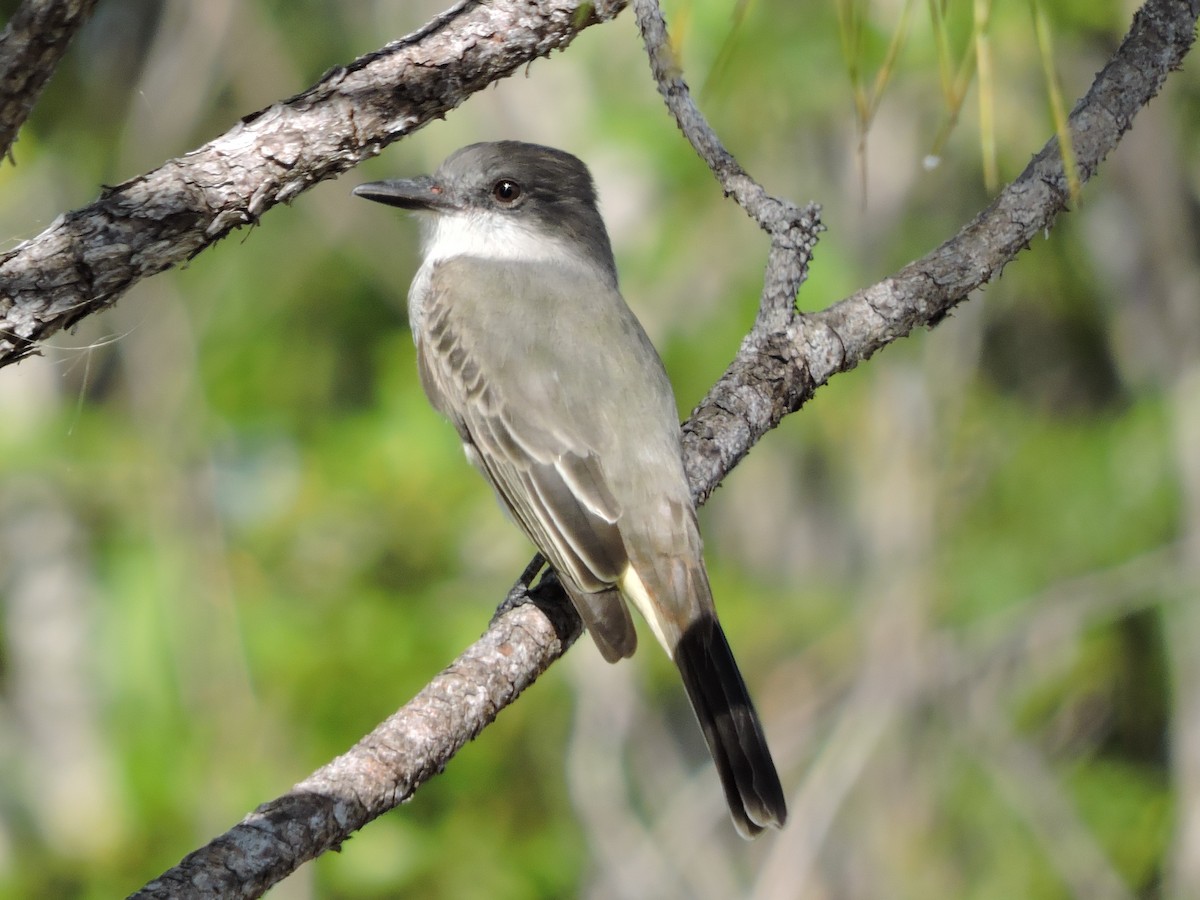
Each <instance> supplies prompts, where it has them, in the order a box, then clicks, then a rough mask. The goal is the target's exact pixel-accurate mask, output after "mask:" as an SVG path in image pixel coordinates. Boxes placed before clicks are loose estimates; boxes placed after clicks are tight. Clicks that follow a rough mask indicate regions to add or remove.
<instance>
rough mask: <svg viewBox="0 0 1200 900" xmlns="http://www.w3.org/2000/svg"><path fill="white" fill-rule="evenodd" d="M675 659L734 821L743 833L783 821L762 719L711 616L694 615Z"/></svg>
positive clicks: (751, 833)
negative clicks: (760, 720)
mask: <svg viewBox="0 0 1200 900" xmlns="http://www.w3.org/2000/svg"><path fill="white" fill-rule="evenodd" d="M674 659H675V665H676V666H678V667H679V674H680V675H681V676H682V678H683V684H684V687H685V688H686V689H687V694H688V699H689V700H691V703H692V709H693V710H694V711H695V713H696V718H697V719H698V720H699V721H700V727H701V729H703V731H704V739H705V741H707V742H708V750H709V752H710V753H711V754H712V758H713V762H714V763H716V767H717V772H718V773H719V774H720V776H721V785H722V787H724V789H725V799H726V801H727V802H728V803H729V812H730V814H731V815H732V816H733V824H734V825H735V826H736V827H737V830H738V832H739V833H740V834H741V835H742V837H745V838H752V837H754V836H755V835H757V834H758V833H759V832H760V831H762V830H763V829H764V828H766V827H767V826H773V827H775V828H781V827H783V823H784V820H785V819H786V818H787V804H786V801H785V800H784V797H783V788H782V786H781V785H780V783H779V775H778V774H777V773H776V771H775V763H774V761H772V759H771V751H770V750H769V749H768V748H767V739H766V737H765V736H764V735H763V729H762V723H761V722H759V719H758V713H757V712H755V711H754V704H753V703H752V702H751V700H750V694H749V693H748V692H747V690H746V683H745V682H744V681H743V680H742V674H741V672H739V671H738V667H737V663H736V662H735V661H734V658H733V653H732V651H731V650H730V649H729V642H728V641H726V639H725V632H724V631H722V630H721V625H720V623H719V622H718V621H717V620H716V617H715V616H712V615H704V616H701V617H700V618H698V619H696V620H695V621H694V622H693V623H692V624H691V625H690V626H689V627H688V628H687V629H686V630H685V631H684V632H683V635H682V636H681V637H680V638H679V642H678V643H677V644H676V645H675V652H674Z"/></svg>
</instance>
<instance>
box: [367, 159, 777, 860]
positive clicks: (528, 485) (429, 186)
mask: <svg viewBox="0 0 1200 900" xmlns="http://www.w3.org/2000/svg"><path fill="white" fill-rule="evenodd" d="M354 194H355V195H357V196H359V197H362V198H365V199H367V200H373V201H376V202H379V203H383V204H387V205H389V206H393V207H398V208H400V209H404V210H409V211H413V212H415V213H417V214H418V218H419V220H420V225H421V234H422V261H421V264H420V267H419V268H418V269H417V272H416V274H415V275H414V277H413V280H412V284H411V287H410V289H409V292H408V316H409V322H410V324H411V327H412V333H413V339H414V342H415V344H416V351H417V368H418V373H419V377H420V381H421V385H422V387H423V388H424V390H425V393H426V394H427V395H428V398H429V400H430V402H431V404H432V405H433V407H434V408H435V409H437V410H438V411H439V412H440V413H441V414H442V415H444V416H445V417H446V418H447V419H449V420H450V422H452V423H453V425H454V427H455V428H456V429H457V431H458V435H459V437H460V438H461V440H462V445H463V448H464V450H465V451H466V455H467V457H468V459H469V460H470V461H471V463H472V464H474V466H475V467H476V468H477V469H478V470H479V471H480V472H481V473H482V474H483V476H484V477H485V478H486V479H487V481H488V482H490V484H491V486H492V488H493V489H494V490H495V493H496V495H497V497H498V499H499V501H500V504H501V505H502V506H503V507H504V508H505V509H506V510H507V511H508V513H509V514H510V515H511V518H512V519H513V520H514V521H515V522H516V524H517V525H519V526H520V528H521V530H522V531H523V532H524V533H525V535H526V536H527V537H528V538H529V540H530V541H532V543H533V544H534V545H535V546H536V547H537V549H538V550H539V552H540V553H541V554H542V555H543V557H544V558H545V559H546V560H547V561H548V562H549V564H550V566H551V567H552V568H553V569H554V571H555V573H556V575H557V576H558V580H559V581H560V583H561V584H562V586H563V588H564V589H565V591H566V594H567V596H568V597H569V598H570V601H571V603H572V605H573V606H574V608H575V609H576V611H577V612H578V614H579V617H580V619H581V620H582V621H583V624H584V626H585V627H586V629H587V631H588V633H589V634H590V635H591V637H592V640H593V641H594V642H595V644H596V647H597V648H598V649H599V651H600V653H601V655H602V656H603V657H604V658H605V659H606V660H608V661H609V662H616V661H617V660H620V659H622V658H625V657H629V656H631V655H632V654H633V652H634V650H635V649H636V647H637V632H636V630H635V627H634V623H633V619H632V617H631V615H630V612H629V607H630V605H632V606H633V607H634V608H635V609H637V610H638V612H639V613H640V614H641V616H642V617H643V618H644V619H645V620H646V622H647V623H648V624H649V627H650V630H651V631H652V632H653V634H654V637H655V638H656V639H657V641H658V643H659V644H661V645H662V648H663V649H664V650H665V651H666V653H667V655H668V656H669V657H670V658H671V660H672V661H673V662H674V663H675V666H676V667H677V669H678V671H679V675H680V677H681V679H682V681H683V685H684V688H685V690H686V692H687V696H688V699H689V701H690V703H691V706H692V709H693V711H694V712H695V715H696V718H697V720H698V722H699V724H700V727H701V730H702V732H703V734H704V738H705V741H706V743H707V746H708V749H709V751H710V754H711V756H712V759H713V762H714V764H715V766H716V769H717V772H718V774H719V776H720V781H721V784H722V787H723V789H724V793H725V798H726V801H727V803H728V806H729V810H730V815H731V817H732V819H733V824H734V826H735V827H736V829H737V831H738V833H739V834H741V835H742V836H743V837H746V838H751V837H754V836H756V835H757V834H759V833H760V832H761V831H763V830H764V829H765V828H767V827H774V828H781V827H782V826H783V824H784V822H785V820H786V818H787V806H786V801H785V798H784V793H783V788H782V786H781V784H780V780H779V775H778V773H777V771H776V768H775V763H774V761H773V759H772V757H771V753H770V749H769V748H768V746H767V741H766V737H765V735H764V733H763V727H762V723H761V721H760V719H759V716H758V713H757V712H756V711H755V708H754V704H753V703H752V701H751V699H750V694H749V692H748V690H747V688H746V684H745V681H744V680H743V678H742V675H741V673H740V671H739V670H738V666H737V663H736V661H735V660H734V657H733V653H732V651H731V650H730V647H729V643H728V641H727V640H726V637H725V633H724V631H723V630H722V628H721V625H720V622H719V621H718V618H717V611H716V606H715V605H714V602H713V596H712V589H711V587H710V585H709V579H708V574H707V571H706V569H705V565H704V558H703V555H702V545H701V537H700V530H699V525H698V523H697V519H696V508H695V504H694V502H693V500H692V495H691V491H690V489H689V487H688V481H687V476H686V474H685V470H684V464H683V451H682V433H681V429H680V426H679V417H678V412H677V408H676V404H675V396H674V392H673V390H672V388H671V383H670V381H669V380H668V377H667V372H666V369H665V367H664V365H663V363H662V360H661V358H660V357H659V355H658V353H657V351H656V350H655V348H654V346H653V344H652V343H651V342H650V339H649V337H648V336H647V335H646V332H645V330H644V329H643V328H642V326H641V324H640V322H639V321H638V319H637V317H636V316H635V315H634V313H633V312H632V310H631V309H630V308H629V306H628V305H627V304H626V302H625V300H624V298H623V297H622V295H621V293H620V290H619V288H618V284H617V267H616V262H615V260H614V258H613V252H612V245H611V243H610V240H609V236H608V232H607V229H606V228H605V225H604V221H603V219H602V218H601V215H600V212H599V208H598V200H597V195H596V189H595V185H594V182H593V180H592V176H591V173H590V172H589V170H588V168H587V166H586V165H585V164H584V163H583V162H582V161H581V160H579V159H578V158H577V157H575V156H573V155H572V154H570V153H567V152H565V151H563V150H558V149H554V148H551V147H545V146H541V145H539V144H532V143H525V142H521V141H495V142H487V143H476V144H471V145H469V146H466V147H463V148H461V149H459V150H457V151H455V152H454V153H452V154H451V155H450V156H449V157H447V158H446V160H445V161H444V162H443V163H442V164H441V165H440V166H439V167H438V168H437V169H436V171H435V172H434V173H433V174H432V175H423V176H420V177H415V178H408V179H392V180H385V181H375V182H371V183H368V184H362V185H359V186H358V187H356V188H355V189H354Z"/></svg>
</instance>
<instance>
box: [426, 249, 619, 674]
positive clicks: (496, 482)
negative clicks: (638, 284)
mask: <svg viewBox="0 0 1200 900" xmlns="http://www.w3.org/2000/svg"><path fill="white" fill-rule="evenodd" d="M444 265H445V264H444ZM468 281H469V282H470V283H478V281H477V280H476V279H469V280H468ZM461 282H462V279H459V283H458V284H456V286H455V290H454V291H453V296H452V297H451V296H447V294H448V293H449V292H448V291H446V290H445V286H444V280H443V279H439V278H438V277H437V276H436V274H435V276H434V277H433V278H432V279H431V284H430V290H429V294H428V296H427V297H426V298H425V302H424V304H423V310H422V312H423V323H422V326H423V327H422V329H421V335H420V338H419V340H418V366H419V371H420V375H421V382H422V385H423V386H424V388H425V391H426V393H427V394H428V395H429V399H430V401H431V402H432V403H433V405H434V406H435V407H436V408H437V409H438V410H440V411H441V412H442V413H443V414H444V415H446V416H447V417H448V418H450V419H451V421H452V422H453V423H454V425H455V427H456V428H457V429H458V432H459V435H460V436H461V438H462V440H463V446H464V448H465V449H466V451H467V456H468V457H469V458H470V459H471V461H472V462H473V463H474V464H475V465H476V466H477V467H478V468H479V469H480V470H481V471H482V472H483V474H484V475H485V476H486V477H487V479H488V481H490V482H491V484H492V486H493V487H494V488H495V490H496V493H497V495H498V496H499V498H500V500H501V501H502V503H503V505H504V506H505V507H507V509H508V510H509V512H510V513H511V514H512V516H513V518H514V519H515V520H516V521H517V523H518V524H519V525H520V526H521V528H522V529H523V530H524V531H525V533H526V535H527V536H528V537H529V538H530V540H532V541H533V543H534V544H535V545H536V546H537V547H538V549H539V550H540V551H541V552H542V553H543V554H544V555H545V556H546V558H547V559H548V560H549V561H550V563H551V565H552V566H553V567H554V569H555V570H556V571H557V572H558V574H559V576H560V578H561V579H562V581H563V582H564V586H565V587H566V588H567V590H568V593H569V594H570V595H571V598H572V600H573V601H574V603H575V606H576V609H578V610H579V613H580V616H581V617H582V618H583V620H584V624H585V625H586V626H587V627H588V629H589V631H590V632H591V633H592V635H593V638H595V640H596V642H597V645H598V646H599V647H600V649H601V652H602V653H603V654H604V655H605V656H606V657H607V658H609V659H615V658H619V657H621V656H628V655H629V654H631V653H632V652H633V649H634V647H635V646H636V633H635V631H634V628H633V622H632V619H631V618H630V616H629V612H628V609H627V608H626V606H625V604H624V602H623V601H622V600H621V599H620V596H619V594H618V593H617V592H616V591H615V590H613V585H614V584H615V583H616V582H617V581H618V579H619V578H620V576H621V574H622V572H623V571H624V570H625V568H626V567H627V565H628V559H627V556H626V550H625V544H624V541H623V539H622V536H621V532H620V529H619V527H618V521H619V519H620V517H621V506H620V504H619V503H618V501H617V499H616V498H615V497H614V496H613V493H612V490H611V488H610V485H609V483H608V481H607V480H606V478H605V473H604V470H603V467H602V465H601V462H600V458H599V456H598V453H597V448H596V447H595V446H593V444H594V441H590V440H589V439H588V438H587V436H586V434H585V429H581V428H579V427H575V426H574V425H573V419H572V415H571V409H570V408H569V407H568V406H567V405H566V404H565V403H564V402H563V400H562V398H561V396H559V397H557V398H555V397H554V396H552V395H553V394H554V393H556V392H554V391H551V392H550V394H547V391H546V390H545V382H546V380H553V378H554V374H553V371H544V370H543V371H539V370H538V364H537V361H531V360H528V359H517V360H515V361H516V363H517V364H516V365H508V364H507V360H509V359H511V358H514V357H515V356H516V355H519V354H521V352H522V348H521V347H519V346H512V344H514V340H510V338H509V337H506V336H505V334H504V333H502V332H501V333H498V332H499V331H500V330H499V329H495V328H493V327H492V326H494V325H495V321H494V320H493V319H489V317H488V316H487V315H485V314H482V313H480V310H479V308H478V304H476V303H473V302H472V300H476V299H479V298H475V297H471V296H464V290H463V289H462V287H461ZM484 283H485V284H486V282H484ZM486 299H487V300H489V301H490V302H492V303H495V302H496V301H497V298H495V297H489V298H486ZM497 341H499V342H503V343H505V344H506V345H507V346H503V347H496V346H489V343H488V342H497ZM515 343H519V339H517V340H516V341H515ZM542 362H545V360H543V361H542ZM550 368H551V370H552V369H553V364H552V365H551V367H550ZM547 402H549V404H550V408H549V409H547V408H546V404H547Z"/></svg>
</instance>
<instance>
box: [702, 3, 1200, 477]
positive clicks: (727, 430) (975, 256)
mask: <svg viewBox="0 0 1200 900" xmlns="http://www.w3.org/2000/svg"><path fill="white" fill-rule="evenodd" d="M1198 7H1200V4H1198V3H1197V2H1196V0H1148V2H1147V3H1146V4H1145V5H1144V6H1143V7H1142V8H1141V9H1140V10H1138V12H1137V14H1136V15H1135V16H1134V20H1133V25H1132V26H1131V28H1130V31H1129V33H1128V34H1127V35H1126V36H1125V39H1124V40H1123V41H1122V42H1121V46H1120V47H1119V48H1118V49H1117V52H1116V53H1115V54H1114V55H1113V57H1112V59H1111V60H1109V62H1108V64H1107V65H1106V66H1105V67H1104V69H1102V70H1101V71H1100V73H1099V74H1098V75H1097V76H1096V79H1095V81H1094V82H1093V83H1092V86H1091V88H1090V89H1089V90H1088V92H1087V94H1085V95H1084V97H1083V98H1082V99H1081V100H1080V101H1079V103H1078V104H1076V107H1075V109H1074V111H1073V112H1072V113H1071V116H1070V123H1069V124H1070V127H1071V136H1072V140H1073V142H1074V146H1075V152H1076V163H1077V165H1078V167H1079V175H1080V178H1081V180H1082V181H1087V180H1088V179H1089V178H1091V176H1092V175H1093V174H1094V173H1095V171H1096V169H1097V168H1098V167H1099V165H1100V163H1101V161H1102V160H1103V159H1104V157H1105V156H1106V155H1107V154H1108V153H1109V152H1110V151H1111V150H1112V149H1113V148H1114V147H1116V145H1117V143H1118V142H1119V141H1120V139H1121V136H1122V135H1124V134H1125V132H1126V131H1128V130H1129V128H1130V127H1131V126H1132V124H1133V118H1134V116H1135V115H1136V114H1137V112H1138V110H1139V109H1141V108H1142V107H1143V106H1145V105H1146V104H1147V103H1149V102H1150V100H1152V99H1153V98H1154V96H1155V95H1156V94H1157V93H1158V91H1159V89H1160V88H1161V87H1162V84H1163V82H1164V81H1165V80H1166V78H1167V75H1168V74H1170V73H1171V72H1172V71H1174V70H1176V69H1178V68H1179V66H1180V64H1181V62H1182V60H1183V57H1184V55H1185V54H1186V53H1187V52H1188V50H1189V49H1190V48H1191V45H1192V41H1193V40H1194V38H1195V30H1196V19H1197V15H1198ZM1067 200H1068V189H1067V182H1066V176H1065V175H1064V173H1063V167H1062V159H1061V156H1060V154H1059V151H1058V141H1057V140H1056V139H1052V140H1051V141H1050V142H1049V143H1047V144H1046V146H1045V147H1043V148H1042V150H1041V152H1040V153H1038V154H1037V156H1035V157H1034V158H1033V160H1032V161H1031V162H1030V163H1029V165H1028V166H1027V167H1026V168H1025V171H1024V172H1022V173H1021V175H1020V176H1019V177H1018V178H1017V179H1016V180H1015V181H1014V182H1012V183H1011V184H1009V185H1008V186H1007V187H1006V188H1004V190H1003V191H1001V193H1000V195H999V196H998V197H997V198H996V199H995V201H993V202H992V204H991V205H990V206H989V207H988V208H987V209H985V210H984V211H983V212H981V213H980V214H979V215H978V216H977V217H976V218H975V220H974V221H973V222H971V223H970V224H968V225H967V226H966V227H964V228H963V229H962V230H961V231H959V233H958V234H957V235H955V236H954V237H953V238H951V239H950V240H948V241H946V243H944V244H942V246H940V247H938V248H937V249H936V250H934V251H933V252H932V253H930V254H928V255H926V256H924V257H922V258H921V259H919V260H917V261H916V262H913V263H910V264H909V265H907V266H905V267H904V268H903V269H901V270H900V271H899V272H897V273H896V274H895V275H893V276H891V277H889V278H885V279H884V280H883V281H880V282H879V283H877V284H874V285H872V286H871V287H868V288H865V289H863V290H861V291H858V292H857V293H855V294H853V295H852V296H850V297H847V298H846V299H844V300H841V301H839V302H838V303H836V304H834V305H833V306H831V307H829V308H827V309H825V310H822V311H821V312H819V313H814V314H811V315H801V314H798V313H795V314H793V316H792V317H791V320H790V321H789V322H787V323H786V324H785V325H784V326H783V327H782V328H771V327H769V326H767V327H764V323H763V321H762V320H763V316H761V315H760V320H759V321H758V322H756V323H755V326H754V329H753V330H752V331H751V332H750V334H749V335H747V337H746V338H745V340H744V341H743V343H742V347H741V349H740V351H739V352H738V355H737V358H736V359H734V361H733V363H732V365H731V366H730V367H729V369H728V370H727V371H726V372H725V374H724V375H723V376H722V377H721V379H720V381H718V382H717V384H716V385H715V386H714V387H713V389H712V390H711V391H710V392H709V394H708V396H707V397H706V398H705V399H704V401H703V402H702V403H701V404H700V406H699V407H698V408H697V409H696V410H695V412H694V413H693V414H692V417H691V419H690V420H689V422H688V423H687V424H686V425H685V426H684V432H685V433H684V445H685V449H686V450H687V462H688V476H689V477H690V478H691V480H692V486H693V490H694V491H695V492H696V493H698V494H699V495H700V496H707V494H708V493H709V492H710V491H712V490H713V489H714V488H715V487H716V485H717V484H718V483H719V482H720V480H721V479H722V478H723V477H724V476H725V474H726V473H727V472H728V471H729V470H730V469H731V468H733V466H735V465H736V464H737V463H738V461H739V460H741V458H742V457H743V456H745V455H746V453H748V452H749V450H750V448H751V447H753V446H754V444H755V443H756V442H757V441H758V439H759V438H760V437H762V435H764V434H765V433H766V432H768V431H770V430H771V429H772V428H774V427H775V426H776V425H778V424H779V422H780V420H781V419H782V418H783V417H784V416H786V415H787V414H789V413H791V412H795V411H796V410H797V409H799V408H800V406H801V405H803V404H804V403H805V402H807V401H808V400H809V398H811V397H812V395H813V393H814V392H815V391H816V389H817V388H819V387H820V386H821V385H823V384H825V383H826V382H827V381H828V380H829V379H830V378H831V377H832V376H833V375H835V374H836V373H838V372H845V371H848V370H850V369H853V368H854V367H855V366H857V365H858V364H859V363H860V362H863V361H864V360H866V359H869V358H870V357H871V356H872V355H874V354H875V352H876V351H877V350H879V349H881V348H882V347H885V346H887V345H888V344H890V343H892V342H893V341H895V340H896V339H897V338H901V337H905V336H907V335H908V334H910V333H912V331H913V330H914V329H916V328H918V327H931V326H933V325H936V324H937V323H938V322H940V321H941V320H942V319H943V318H945V317H946V316H947V315H949V313H950V311H951V310H952V309H953V308H954V307H955V306H957V305H958V304H959V303H961V302H962V301H963V300H965V299H966V298H967V297H968V296H969V295H970V293H971V291H973V290H974V289H975V288H977V287H979V286H980V285H982V284H985V283H986V282H988V281H990V280H991V279H992V278H994V277H996V276H998V275H999V274H1000V271H1001V270H1002V269H1003V267H1004V266H1005V264H1007V263H1008V262H1009V261H1010V260H1012V259H1014V258H1015V257H1016V255H1017V254H1018V253H1020V252H1021V251H1022V250H1024V249H1025V248H1026V247H1028V246H1029V244H1030V242H1031V241H1032V240H1033V239H1034V237H1036V236H1037V235H1038V234H1041V233H1043V232H1045V231H1046V230H1047V229H1048V228H1050V226H1051V225H1052V224H1053V222H1054V220H1055V218H1056V217H1057V216H1058V214H1059V213H1060V212H1062V211H1063V210H1064V209H1066V204H1067ZM773 264H774V263H773V261H770V260H769V261H768V273H770V271H771V267H772V265H773Z"/></svg>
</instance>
